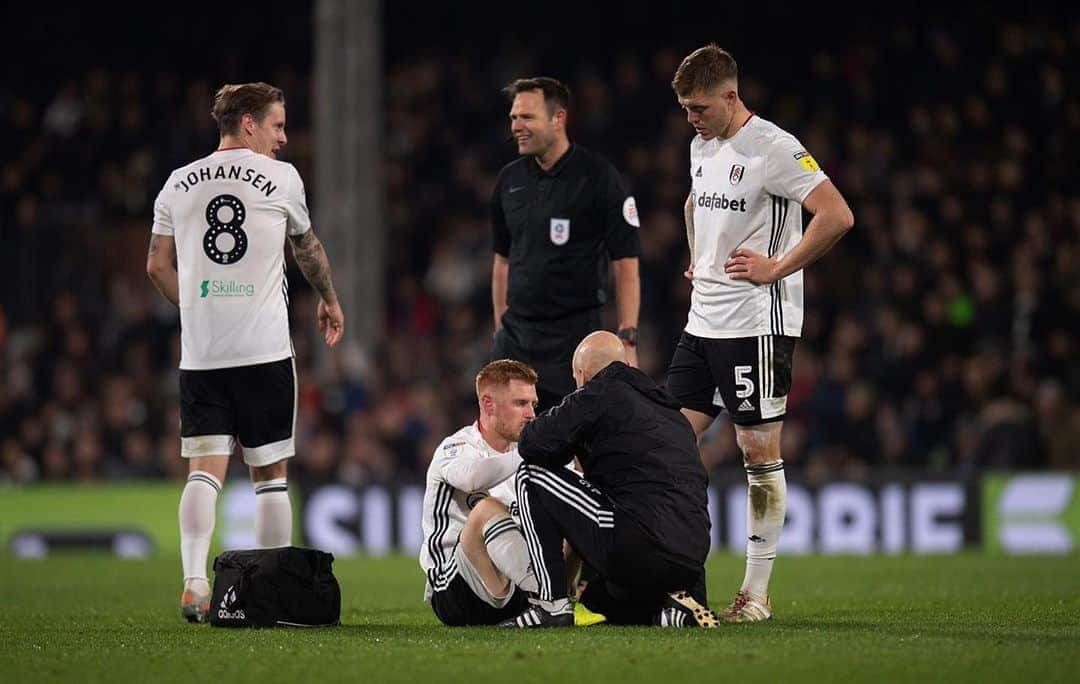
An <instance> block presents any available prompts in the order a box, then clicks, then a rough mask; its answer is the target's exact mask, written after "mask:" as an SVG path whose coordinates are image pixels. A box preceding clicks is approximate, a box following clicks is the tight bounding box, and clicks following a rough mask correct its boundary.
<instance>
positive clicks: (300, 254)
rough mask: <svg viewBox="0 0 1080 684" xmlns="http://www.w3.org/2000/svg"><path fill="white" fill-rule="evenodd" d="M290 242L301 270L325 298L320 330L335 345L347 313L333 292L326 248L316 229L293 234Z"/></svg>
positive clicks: (320, 311)
mask: <svg viewBox="0 0 1080 684" xmlns="http://www.w3.org/2000/svg"><path fill="white" fill-rule="evenodd" d="M289 241H290V242H291V243H292V250H293V256H294V257H295V258H296V265H297V266H299V267H300V272H301V273H303V274H304V277H305V278H307V281H308V282H309V283H311V286H312V287H313V288H315V291H316V292H318V293H319V297H321V298H322V299H321V301H320V302H319V308H318V314H319V330H321V331H322V332H323V334H324V336H325V339H326V344H327V345H328V346H330V347H333V346H334V345H335V344H337V343H338V340H340V339H341V334H342V332H343V331H344V330H345V314H344V312H342V310H341V304H340V303H339V302H338V298H337V292H335V291H334V282H333V280H331V278H330V260H329V259H327V257H326V250H325V249H323V246H322V243H321V242H319V238H317V237H315V231H314V230H308V231H307V232H305V233H302V234H300V235H290V236H289Z"/></svg>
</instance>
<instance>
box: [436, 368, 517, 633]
mask: <svg viewBox="0 0 1080 684" xmlns="http://www.w3.org/2000/svg"><path fill="white" fill-rule="evenodd" d="M536 380H537V377H536V372H535V371H533V369H532V368H530V367H529V366H527V365H525V364H523V363H521V362H519V361H511V360H507V359H504V360H500V361H493V362H491V363H489V364H488V365H486V366H485V367H484V368H483V369H482V370H481V371H480V373H479V374H477V376H476V397H477V401H478V403H479V408H480V417H479V418H478V419H477V421H476V422H475V423H473V424H472V425H468V426H466V427H463V428H462V429H460V430H458V431H457V432H455V433H454V434H453V435H451V436H449V437H447V438H446V439H445V440H443V441H442V443H441V444H440V445H439V446H438V448H437V449H436V450H435V454H434V456H433V457H432V460H431V465H430V466H429V467H428V472H427V482H426V490H425V492H424V521H423V525H424V545H423V548H421V550H420V566H421V567H422V568H423V569H424V572H425V573H426V574H427V585H426V587H425V591H424V598H425V600H426V601H428V602H429V603H430V604H431V607H432V610H434V612H435V615H436V617H438V618H439V620H440V621H442V623H443V624H446V625H455V626H456V625H494V624H497V623H498V622H500V621H502V620H505V619H508V618H511V617H514V616H516V615H518V614H519V613H520V612H521V611H522V610H524V609H525V608H526V607H527V606H528V599H527V596H526V592H535V591H536V590H537V584H536V576H535V575H534V574H533V571H532V568H531V567H530V565H529V553H528V550H527V549H526V547H525V539H524V537H523V536H522V534H521V530H520V529H519V528H518V525H517V523H515V522H514V519H513V518H512V517H511V511H514V512H516V508H517V503H516V500H515V492H514V485H515V482H514V481H515V477H514V475H515V473H516V472H517V469H518V466H519V465H520V464H521V458H520V457H519V456H518V454H517V444H516V443H517V439H518V436H519V435H520V434H521V429H522V428H523V427H524V426H525V424H526V423H527V422H529V421H530V420H532V419H533V417H534V415H535V414H534V411H535V406H536Z"/></svg>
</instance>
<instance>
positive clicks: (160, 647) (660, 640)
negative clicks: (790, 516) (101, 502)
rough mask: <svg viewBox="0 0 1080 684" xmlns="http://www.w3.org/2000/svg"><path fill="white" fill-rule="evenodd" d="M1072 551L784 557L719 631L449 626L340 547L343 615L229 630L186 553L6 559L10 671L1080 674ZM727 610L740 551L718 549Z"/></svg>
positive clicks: (3, 664) (334, 675) (418, 676)
mask: <svg viewBox="0 0 1080 684" xmlns="http://www.w3.org/2000/svg"><path fill="white" fill-rule="evenodd" d="M1078 566H1080V563H1078V562H1077V559H1076V558H1075V557H1072V558H1054V559H1025V558H1005V557H1000V556H986V555H964V556H957V557H944V558H937V557H934V558H914V557H899V558H887V557H874V558H865V559H864V558H858V559H846V558H821V557H811V558H781V560H780V562H779V563H778V566H777V571H776V573H775V578H774V582H773V592H774V596H775V600H776V603H775V605H774V611H775V613H776V618H775V619H774V620H773V622H772V623H771V624H766V625H739V626H731V627H724V628H721V629H718V630H709V631H697V630H660V629H649V628H632V629H631V628H615V627H589V628H580V629H574V630H555V631H546V632H536V631H527V632H510V631H499V630H496V629H492V628H472V629H448V628H444V627H441V626H439V625H438V624H437V623H436V621H435V618H434V617H433V616H432V614H431V613H430V611H429V610H428V608H427V606H425V605H424V604H423V603H422V601H421V596H422V585H423V581H422V575H421V574H420V571H419V569H418V568H417V567H416V565H415V562H414V561H413V560H412V559H411V558H389V559H383V560H343V561H338V562H337V563H336V572H337V575H338V577H339V579H340V581H341V585H342V593H343V597H344V598H343V610H342V622H343V623H344V624H343V626H342V627H340V628H335V629H320V630H289V629H278V630H240V631H237V630H225V629H215V628H211V627H208V626H204V625H188V624H186V623H184V622H182V621H181V620H180V617H179V614H178V610H177V606H176V603H177V600H178V594H179V582H178V579H177V575H178V573H179V564H178V562H177V561H176V560H173V559H155V560H151V561H121V560H113V559H110V558H106V557H102V556H66V557H54V558H50V559H48V560H43V561H15V560H12V559H10V558H3V557H0V605H2V606H3V619H2V620H0V681H2V682H28V681H49V682H55V681H80V682H83V681H146V682H158V681H182V682H199V683H206V682H246V681H258V682H269V681H288V682H308V681H311V682H324V681H353V682H410V683H412V684H420V683H421V682H433V683H434V682H444V681H467V682H481V681H493V682H494V681H501V682H512V683H513V684H519V683H522V682H533V681H535V682H558V683H559V684H564V683H565V684H570V683H574V684H578V683H580V684H587V683H591V682H601V681H615V682H636V681H663V682H670V683H671V684H674V683H675V682H679V683H680V684H682V683H684V682H689V681H700V682H709V681H725V682H744V681H763V682H771V683H773V684H779V683H781V682H804V681H847V682H851V681H916V682H926V681H941V682H959V681H971V682H1000V681H1021V680H1023V681H1026V682H1030V683H1031V684H1042V683H1043V682H1048V681H1077V670H1078V668H1080V572H1078V571H1077V570H1078ZM709 571H710V578H709V579H710V588H711V590H712V592H713V603H714V607H715V606H717V605H719V604H720V603H722V599H725V598H727V597H728V593H729V592H730V591H732V590H733V589H734V588H735V585H736V584H737V582H738V580H739V579H741V577H742V561H741V560H740V559H739V558H736V557H733V556H727V555H723V556H718V557H716V558H714V560H713V561H711V563H710V566H709Z"/></svg>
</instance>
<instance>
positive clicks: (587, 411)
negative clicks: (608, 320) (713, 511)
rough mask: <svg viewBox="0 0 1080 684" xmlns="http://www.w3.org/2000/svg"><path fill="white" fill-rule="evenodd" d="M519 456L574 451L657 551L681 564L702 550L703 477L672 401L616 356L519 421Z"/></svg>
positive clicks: (552, 458)
mask: <svg viewBox="0 0 1080 684" xmlns="http://www.w3.org/2000/svg"><path fill="white" fill-rule="evenodd" d="M518 453H520V454H521V458H522V460H524V461H525V462H526V463H533V464H537V465H542V466H545V467H547V468H559V467H562V466H564V465H565V464H566V463H568V462H569V461H570V460H571V459H572V458H573V457H574V456H575V455H576V456H577V457H578V460H579V461H580V462H581V467H582V469H583V471H584V476H585V479H586V480H588V481H589V483H591V484H592V485H593V486H594V487H596V488H597V489H599V490H600V491H601V492H602V493H603V494H604V495H605V496H607V497H608V498H609V499H610V500H611V502H612V503H613V505H614V510H615V524H616V526H618V525H620V524H626V523H627V522H632V523H633V524H635V525H636V526H637V527H639V528H640V530H641V531H642V532H643V533H644V535H645V536H646V537H647V538H648V539H649V540H650V541H651V542H653V543H654V544H655V548H656V550H657V551H658V552H660V553H661V554H662V555H663V556H666V557H667V558H668V559H670V560H671V561H673V562H677V563H679V564H680V565H685V566H688V567H695V566H700V565H701V564H702V563H703V562H704V561H705V557H706V556H707V555H708V553H709V543H710V538H709V511H708V493H707V486H708V476H707V475H706V473H705V468H704V467H703V466H702V465H701V457H700V456H699V455H698V449H697V439H696V437H695V436H694V430H693V428H691V427H690V423H689V422H688V421H687V420H686V418H685V417H684V416H683V415H682V413H680V412H679V403H678V402H677V401H676V400H675V398H674V397H672V396H671V395H670V394H668V392H667V391H666V390H665V389H663V388H661V387H659V386H657V385H656V383H654V382H653V381H652V379H651V378H649V376H647V375H645V374H644V373H642V372H641V371H639V370H637V369H636V368H631V367H630V366H627V365H626V364H624V363H620V362H618V361H616V362H614V363H611V364H610V365H608V366H607V367H606V368H604V369H603V370H601V371H600V372H599V373H597V374H596V376H595V377H593V378H592V379H591V380H589V382H587V383H585V385H584V387H582V388H581V389H579V390H577V391H576V392H573V393H571V394H569V395H567V396H566V398H565V399H563V401H562V403H561V404H560V405H558V406H556V407H554V408H552V409H550V410H549V411H548V412H546V413H544V414H542V415H540V416H537V417H536V419H535V420H533V421H531V422H530V423H528V424H527V425H526V426H525V429H524V430H522V432H521V439H520V441H519V442H518Z"/></svg>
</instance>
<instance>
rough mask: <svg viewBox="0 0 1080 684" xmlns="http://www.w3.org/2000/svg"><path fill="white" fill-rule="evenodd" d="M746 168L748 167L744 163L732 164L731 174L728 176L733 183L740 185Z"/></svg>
mask: <svg viewBox="0 0 1080 684" xmlns="http://www.w3.org/2000/svg"><path fill="white" fill-rule="evenodd" d="M745 170H746V167H745V166H743V165H742V164H732V165H731V175H729V176H728V180H729V181H731V184H732V185H738V184H739V181H741V180H742V175H743V171H745Z"/></svg>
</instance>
